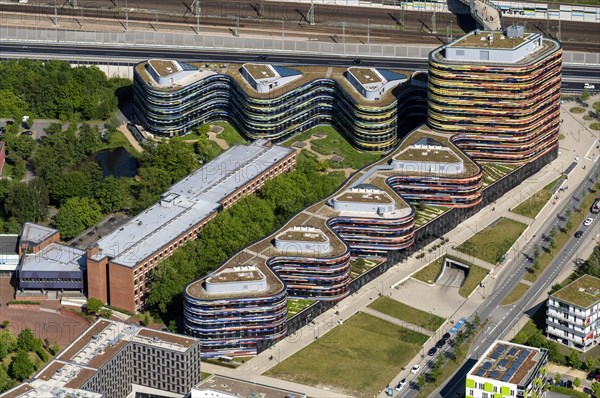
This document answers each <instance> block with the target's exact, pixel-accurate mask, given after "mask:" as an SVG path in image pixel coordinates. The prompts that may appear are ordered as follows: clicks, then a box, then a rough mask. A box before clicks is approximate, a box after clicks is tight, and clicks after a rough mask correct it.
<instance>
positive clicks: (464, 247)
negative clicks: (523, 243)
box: [456, 217, 527, 264]
mask: <svg viewBox="0 0 600 398" xmlns="http://www.w3.org/2000/svg"><path fill="white" fill-rule="evenodd" d="M525 228H527V225H525V224H523V223H520V222H518V221H514V220H511V219H508V218H504V217H501V218H499V219H498V220H497V221H496V222H494V223H493V224H492V225H490V226H488V227H486V228H484V229H483V230H482V231H480V232H478V233H476V234H475V235H473V236H472V237H471V238H469V239H468V240H467V241H466V242H464V243H463V244H461V245H460V246H458V247H456V250H458V251H461V252H463V253H465V254H468V255H470V256H473V257H476V258H478V259H480V260H483V261H487V262H488V263H490V264H497V263H498V262H500V260H501V259H502V257H503V256H504V255H505V254H506V252H508V250H509V249H510V248H511V246H512V245H513V244H514V243H515V241H516V240H517V239H518V238H519V236H520V235H521V234H522V233H523V231H524V230H525Z"/></svg>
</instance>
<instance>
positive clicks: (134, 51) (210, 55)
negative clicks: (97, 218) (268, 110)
mask: <svg viewBox="0 0 600 398" xmlns="http://www.w3.org/2000/svg"><path fill="white" fill-rule="evenodd" d="M0 54H2V56H3V57H4V58H6V57H8V56H9V55H10V54H12V55H14V56H17V57H31V58H37V59H64V60H67V61H71V62H82V61H85V60H88V61H89V62H92V61H90V60H97V61H96V62H100V63H103V64H107V63H109V64H110V63H113V64H121V65H122V64H124V63H125V64H135V63H137V62H141V61H143V60H147V59H150V58H168V59H178V60H182V61H186V62H231V63H244V62H257V61H258V58H257V55H256V54H251V53H230V52H228V53H225V52H217V51H196V50H186V49H169V48H166V49H162V48H154V49H147V48H138V47H136V48H129V47H125V48H123V47H97V46H96V47H88V46H70V45H56V44H28V45H27V46H23V45H21V44H9V43H0ZM86 62H87V61H86ZM262 62H264V61H262ZM268 62H270V63H274V64H297V65H341V66H348V65H349V64H351V63H352V58H349V57H339V56H326V55H324V56H315V55H296V54H274V55H270V56H269V59H268ZM92 63H93V62H92ZM362 65H364V66H375V67H384V68H395V69H403V70H409V71H414V70H427V60H426V59H416V60H415V59H403V58H395V59H390V58H384V59H378V58H368V59H367V58H365V59H364V60H363V63H362ZM584 83H594V84H595V85H596V91H598V90H600V70H598V69H597V68H593V67H582V66H575V65H565V66H563V84H562V89H563V91H569V92H577V91H582V90H583V84H584ZM592 91H593V90H592Z"/></svg>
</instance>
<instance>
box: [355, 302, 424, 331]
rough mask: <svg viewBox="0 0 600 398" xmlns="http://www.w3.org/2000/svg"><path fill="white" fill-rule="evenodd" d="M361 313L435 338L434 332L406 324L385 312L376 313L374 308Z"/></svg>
mask: <svg viewBox="0 0 600 398" xmlns="http://www.w3.org/2000/svg"><path fill="white" fill-rule="evenodd" d="M361 312H364V313H365V314H369V315H372V316H374V317H376V318H379V319H383V320H384V321H386V322H389V323H393V324H394V325H398V326H401V327H403V328H406V329H410V330H416V331H418V332H419V333H422V334H424V335H427V336H433V332H432V331H431V330H428V329H425V328H423V327H421V326H417V325H415V324H412V323H408V322H405V321H403V320H402V319H398V318H395V317H393V316H390V315H387V314H384V313H383V312H379V311H376V310H374V309H372V308H369V307H365V308H363V309H362V310H361Z"/></svg>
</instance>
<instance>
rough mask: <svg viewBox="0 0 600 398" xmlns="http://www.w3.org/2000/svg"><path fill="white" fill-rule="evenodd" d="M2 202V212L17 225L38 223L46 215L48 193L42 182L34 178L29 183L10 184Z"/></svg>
mask: <svg viewBox="0 0 600 398" xmlns="http://www.w3.org/2000/svg"><path fill="white" fill-rule="evenodd" d="M10 188H11V189H10V190H9V191H8V193H7V196H6V199H5V200H4V211H5V212H6V215H7V216H8V217H9V218H11V217H14V218H15V219H16V220H17V221H18V222H19V223H21V224H22V223H24V222H27V221H32V222H38V221H40V220H43V219H44V218H45V217H46V215H47V213H48V203H49V197H48V191H47V189H46V185H45V184H44V181H42V180H41V179H39V178H34V179H33V180H31V181H30V182H29V183H27V184H25V183H22V182H18V181H17V182H12V183H11V184H10Z"/></svg>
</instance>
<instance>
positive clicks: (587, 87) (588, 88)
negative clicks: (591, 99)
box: [583, 83, 596, 90]
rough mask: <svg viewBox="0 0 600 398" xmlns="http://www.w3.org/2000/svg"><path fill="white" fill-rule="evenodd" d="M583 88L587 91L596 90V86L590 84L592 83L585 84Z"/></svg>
mask: <svg viewBox="0 0 600 398" xmlns="http://www.w3.org/2000/svg"><path fill="white" fill-rule="evenodd" d="M583 88H584V89H586V90H595V89H596V86H594V85H593V84H590V83H585V84H584V85H583Z"/></svg>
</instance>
